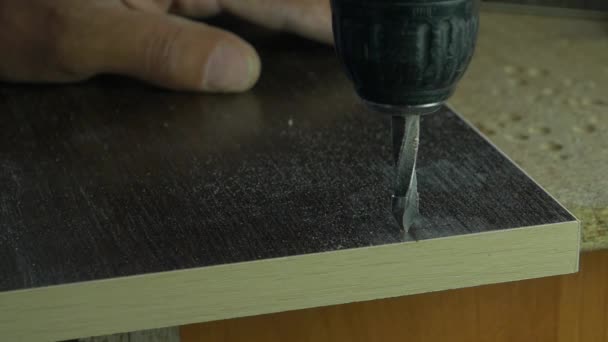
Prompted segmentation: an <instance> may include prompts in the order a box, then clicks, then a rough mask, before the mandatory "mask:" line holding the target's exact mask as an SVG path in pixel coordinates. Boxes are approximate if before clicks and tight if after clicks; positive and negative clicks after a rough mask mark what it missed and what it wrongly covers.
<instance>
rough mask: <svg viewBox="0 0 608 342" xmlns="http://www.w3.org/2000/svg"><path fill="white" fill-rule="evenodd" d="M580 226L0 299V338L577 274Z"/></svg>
mask: <svg viewBox="0 0 608 342" xmlns="http://www.w3.org/2000/svg"><path fill="white" fill-rule="evenodd" d="M579 238H580V227H579V224H578V222H576V221H572V222H563V223H557V224H548V225H543V226H535V227H526V228H517V229H510V230H503V231H494V232H487V233H480V234H469V235H460V236H454V237H449V238H441V239H432V240H425V241H421V242H407V243H401V244H391V245H384V246H377V247H369V248H358V249H350V250H341V251H335V252H327V253H320V254H308V255H299V256H293V257H286V258H277V259H267V260H261V261H253V262H245V263H236V264H228V265H221V266H213V267H203V268H196V269H188V270H181V271H172V272H164V273H156V274H147V275H140V276H133V277H124V278H114V279H108V280H100V281H92V282H83V283H75V284H68V285H63V286H53V287H45V288H37V289H31V290H20V291H12V292H5V293H0V337H1V338H2V340H6V341H24V340H27V341H49V340H62V339H70V338H75V337H86V336H95V335H102V334H112V333H118V332H127V331H136V330H143V329H152V328H161V327H167V326H174V325H183V324H189V323H197V322H205V321H213V320H220V319H227V318H234V317H243V316H251V315H258V314H265V313H273V312H282V311H288V310H296V309H304V308H311V307H319V306H327V305H335V304H343V303H350V302H357V301H366V300H373V299H380V298H389V297H397V296H403V295H410V294H417V293H424V292H432V291H440V290H448V289H455V288H463V287H471V286H477V285H484V284H493V283H500V282H509V281H517V280H523V279H530V278H538V277H546V276H553V275H559V274H566V273H573V272H576V271H577V270H578V258H579Z"/></svg>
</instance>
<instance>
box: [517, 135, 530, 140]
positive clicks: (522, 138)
mask: <svg viewBox="0 0 608 342" xmlns="http://www.w3.org/2000/svg"><path fill="white" fill-rule="evenodd" d="M517 139H519V140H524V141H526V140H529V139H530V137H529V136H528V135H526V134H518V135H517Z"/></svg>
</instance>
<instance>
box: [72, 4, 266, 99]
mask: <svg viewBox="0 0 608 342" xmlns="http://www.w3.org/2000/svg"><path fill="white" fill-rule="evenodd" d="M98 17H99V16H98ZM103 19H104V20H101V21H100V22H99V23H98V24H97V26H96V27H95V29H94V30H89V32H92V35H93V37H88V42H90V43H89V44H85V45H84V46H85V49H84V51H83V53H85V54H88V55H89V56H85V57H87V58H89V59H91V58H93V59H96V64H97V65H96V69H97V71H99V72H104V73H116V74H123V75H128V76H132V77H135V78H138V79H140V80H143V81H146V82H149V83H152V84H155V85H158V86H161V87H166V88H171V89H176V90H193V91H211V92H237V91H245V90H247V89H249V88H251V87H252V86H253V85H254V84H255V82H256V81H257V79H258V78H259V75H260V68H261V67H260V59H259V57H258V55H257V53H256V51H255V50H254V49H253V47H251V45H249V44H248V43H246V42H245V41H243V40H242V39H241V38H239V37H237V36H235V35H234V34H232V33H229V32H226V31H223V30H220V29H217V28H214V27H211V26H207V25H205V24H202V23H195V22H193V21H190V20H188V19H183V18H179V17H176V16H172V15H168V14H164V13H151V12H139V11H128V10H124V11H118V10H116V11H113V13H112V14H111V15H108V16H106V17H105V18H103ZM81 46H82V45H81ZM87 47H88V48H87ZM91 55H95V56H96V57H91Z"/></svg>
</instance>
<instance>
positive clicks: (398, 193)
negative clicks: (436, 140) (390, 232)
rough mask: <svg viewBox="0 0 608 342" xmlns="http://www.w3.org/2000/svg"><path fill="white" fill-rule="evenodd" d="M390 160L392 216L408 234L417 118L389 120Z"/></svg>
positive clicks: (413, 206) (414, 192) (414, 197)
mask: <svg viewBox="0 0 608 342" xmlns="http://www.w3.org/2000/svg"><path fill="white" fill-rule="evenodd" d="M392 131H393V157H394V159H395V167H396V173H397V178H396V180H395V184H394V193H393V198H392V211H393V216H394V217H395V219H396V220H397V222H398V223H399V225H400V226H401V228H403V229H405V231H406V232H409V230H410V228H411V227H412V224H413V223H414V220H415V218H416V216H417V215H418V182H417V179H416V159H417V157H418V146H419V141H420V116H419V115H408V116H393V120H392Z"/></svg>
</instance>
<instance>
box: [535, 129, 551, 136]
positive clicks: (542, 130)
mask: <svg viewBox="0 0 608 342" xmlns="http://www.w3.org/2000/svg"><path fill="white" fill-rule="evenodd" d="M538 131H539V132H540V134H544V135H547V134H549V133H551V128H549V127H541V128H539V129H538Z"/></svg>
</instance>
